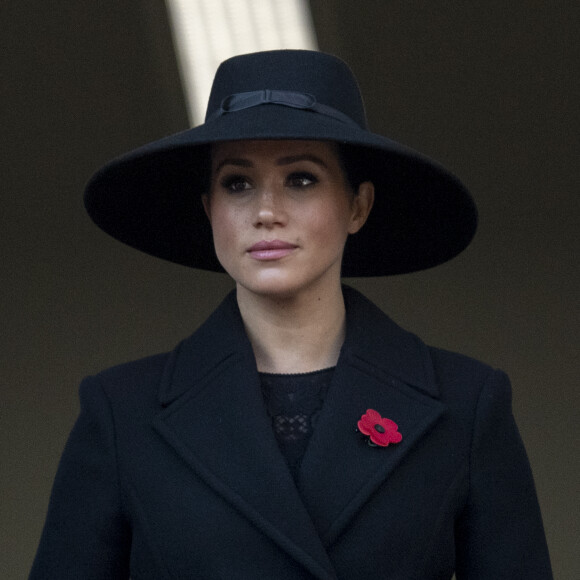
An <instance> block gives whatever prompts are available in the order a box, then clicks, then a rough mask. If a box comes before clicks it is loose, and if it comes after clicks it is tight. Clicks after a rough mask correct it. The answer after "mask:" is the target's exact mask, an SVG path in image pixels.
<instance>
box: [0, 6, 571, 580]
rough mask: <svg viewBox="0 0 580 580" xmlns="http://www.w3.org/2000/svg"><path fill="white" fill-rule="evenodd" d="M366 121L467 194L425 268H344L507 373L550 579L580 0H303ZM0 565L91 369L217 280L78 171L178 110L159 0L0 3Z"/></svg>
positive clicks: (128, 349)
mask: <svg viewBox="0 0 580 580" xmlns="http://www.w3.org/2000/svg"><path fill="white" fill-rule="evenodd" d="M311 3H312V7H313V14H314V20H315V24H316V26H317V30H318V36H319V43H320V47H321V49H323V50H327V51H330V52H334V53H336V54H338V55H339V56H342V57H343V58H345V59H346V60H347V61H348V62H350V63H351V65H352V67H353V69H354V70H355V72H356V74H357V75H358V77H359V79H360V82H361V85H362V88H363V92H364V93H365V95H366V101H367V110H368V116H369V120H370V123H371V126H372V128H373V129H374V130H376V131H377V132H383V133H387V134H389V135H390V136H392V137H394V138H396V139H399V140H401V141H403V142H405V143H406V144H408V145H411V146H412V147H415V148H417V149H419V150H421V151H423V152H425V153H427V154H429V155H431V156H433V157H435V158H437V159H439V160H440V161H441V162H443V163H444V164H446V165H447V166H448V167H450V168H451V169H452V170H453V171H454V172H455V173H457V174H458V175H459V176H461V178H462V179H463V180H464V181H465V183H466V184H467V185H468V186H469V187H470V188H471V190H472V191H473V194H474V196H475V198H476V200H477V203H478V205H479V207H480V211H481V226H480V230H479V233H478V235H477V237H476V240H475V242H474V243H473V245H472V246H471V247H470V248H469V249H468V251H466V252H465V253H464V254H463V255H462V256H460V257H459V258H458V259H456V260H455V261H453V262H451V263H449V264H447V265H444V266H442V267H440V268H438V269H435V270H433V271H428V272H424V273H418V274H413V275H407V276H401V277H397V278H393V279H390V280H385V279H378V280H371V281H363V280H354V281H352V283H353V284H354V285H356V286H357V287H358V288H360V289H362V290H363V291H364V292H365V293H366V294H367V295H368V296H370V297H371V298H372V299H374V300H375V301H376V302H377V303H379V304H380V305H381V306H382V307H383V308H384V309H385V310H386V311H387V312H388V313H390V314H391V316H392V317H393V318H394V319H395V320H397V321H398V322H399V323H400V324H402V325H403V326H406V327H407V328H409V329H412V330H414V331H416V332H417V333H418V334H420V335H421V336H422V337H423V338H424V339H426V340H427V341H429V342H431V343H433V344H437V345H439V346H442V347H446V348H450V349H454V350H459V351H462V352H465V353H467V354H469V355H472V356H475V357H477V358H481V359H484V360H486V361H488V362H490V363H491V364H493V365H495V366H498V367H501V368H503V369H505V370H506V371H507V372H508V373H509V374H510V376H511V378H512V381H513V384H514V406H515V413H516V417H517V420H518V422H519V425H520V428H521V431H522V435H523V437H524V440H525V442H526V444H527V447H528V451H529V455H530V459H531V462H532V467H533V469H534V472H535V476H536V483H537V488H538V493H539V497H540V501H541V505H542V509H543V513H544V519H545V525H546V531H547V535H548V541H549V544H550V548H551V553H552V559H553V564H554V571H555V576H556V578H560V579H566V580H567V579H569V580H572V579H575V578H579V577H580V564H579V561H578V558H577V541H578V537H579V535H580V530H579V523H578V489H580V485H579V483H580V482H579V477H578V471H579V470H578V403H579V397H578V392H577V375H578V371H579V370H580V369H579V364H578V358H579V357H578V354H577V350H578V329H577V319H578V299H577V287H578V282H579V280H578V268H577V255H578V233H577V232H578V220H579V212H578V209H579V208H578V134H579V130H580V123H579V118H578V117H579V112H578V111H579V109H578V102H579V97H580V95H579V91H578V89H579V81H578V77H579V74H578V73H579V71H578V55H580V50H579V48H580V47H579V46H578V44H579V43H578V30H579V24H580V21H579V15H580V8H579V6H580V5H579V4H578V3H575V2H570V1H563V0H549V1H548V0H526V2H506V1H505V0H502V1H500V0H489V1H487V2H474V1H464V0H462V1H459V0H453V1H448V2H434V1H433V0H391V1H388V0H384V1H383V0H360V1H358V2H351V1H349V0H312V2H311ZM0 43H1V44H0V48H1V52H0V54H1V56H0V67H1V68H0V74H1V76H0V153H1V155H0V165H1V167H2V170H1V172H0V188H1V189H0V202H1V203H0V236H1V242H0V252H1V270H0V277H1V280H2V282H1V301H0V308H1V313H0V328H1V331H0V337H1V338H0V340H1V341H2V345H1V349H0V353H1V355H0V356H1V357H2V359H1V365H2V373H1V375H0V377H1V378H0V381H1V398H2V400H1V406H0V431H1V433H0V434H1V438H0V445H1V455H0V462H1V463H0V465H1V469H0V494H1V495H0V497H1V498H2V500H1V501H0V518H1V528H0V577H1V578H6V579H7V580H11V579H17V578H25V577H26V575H27V572H28V569H29V567H30V564H31V561H32V558H33V554H34V550H35V546H36V543H37V541H38V538H39V534H40V531H41V527H42V523H43V518H44V513H45V510H46V506H47V501H48V494H49V491H50V486H51V482H52V478H53V476H54V473H55V469H56V465H57V461H58V458H59V455H60V452H61V450H62V447H63V445H64V442H65V439H66V436H67V433H68V431H69V429H70V427H71V425H72V423H73V421H74V418H75V416H76V413H77V395H76V389H77V385H78V382H79V380H80V379H81V378H82V377H83V376H84V375H86V374H88V373H92V372H96V371H98V370H100V369H101V368H103V367H106V366H110V365H112V364H115V363H118V362H122V361H125V360H128V359H131V358H136V357H140V356H143V355H145V354H149V353H153V352H157V351H160V350H167V349H169V348H171V347H172V346H173V345H174V344H175V343H176V342H177V341H178V340H180V339H181V338H182V337H184V336H186V335H187V334H189V333H190V332H191V331H192V330H194V329H195V327H196V326H197V325H198V324H199V323H200V322H201V321H202V320H203V319H204V318H205V317H206V316H207V314H208V313H209V312H210V311H211V309H212V308H213V307H214V306H215V305H216V304H217V303H218V302H219V300H220V299H221V297H222V296H223V295H224V294H225V292H226V291H227V289H228V288H230V287H231V284H230V282H229V281H228V280H227V279H226V278H225V277H222V276H220V275H215V274H208V273H201V272H195V271H190V270H187V269H186V268H183V267H179V266H173V265H170V264H164V263H162V262H160V261H158V260H156V259H154V258H149V257H147V256H144V255H140V254H138V253H136V252H134V251H133V250H130V249H127V248H125V247H123V246H121V245H120V244H118V243H116V242H114V241H112V240H109V239H108V238H107V237H106V236H105V235H104V234H101V233H100V232H99V231H98V230H97V229H96V228H94V227H93V226H92V225H91V223H90V222H89V220H88V218H87V217H85V215H84V213H83V209H82V202H81V191H82V187H83V184H84V182H85V181H86V179H87V178H88V177H89V176H90V174H91V173H92V172H93V170H94V169H96V168H97V167H98V166H99V165H101V164H102V163H104V162H105V161H106V160H107V159H109V158H111V157H112V156H114V155H116V154H118V153H121V152H123V151H125V150H128V149H129V148H131V147H133V146H137V145H139V144H142V143H144V142H146V141H149V140H152V139H155V138H157V137H160V136H162V135H164V134H167V133H171V132H174V131H177V130H179V129H182V128H185V127H186V126H187V121H186V116H185V108H184V105H183V101H182V96H181V91H180V88H179V79H178V75H177V71H176V67H175V64H174V61H173V56H172V48H171V41H170V38H169V33H168V29H167V25H166V19H165V18H164V12H163V4H162V2H161V1H160V0H141V1H139V0H133V1H130V0H115V1H114V2H113V1H112V0H99V1H98V2H97V1H96V0H55V1H53V2H41V1H40V0H36V1H31V2H16V1H15V0H6V1H4V2H2V7H1V8H0Z"/></svg>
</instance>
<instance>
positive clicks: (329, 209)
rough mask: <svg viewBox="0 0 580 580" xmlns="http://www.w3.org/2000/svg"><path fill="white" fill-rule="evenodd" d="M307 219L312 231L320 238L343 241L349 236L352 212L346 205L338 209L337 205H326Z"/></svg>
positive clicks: (311, 213)
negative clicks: (332, 238)
mask: <svg viewBox="0 0 580 580" xmlns="http://www.w3.org/2000/svg"><path fill="white" fill-rule="evenodd" d="M307 219H309V222H310V229H311V231H313V232H314V234H315V235H318V237H327V238H331V237H334V238H336V239H337V240H342V239H343V238H344V239H346V237H347V235H348V228H349V224H350V212H349V210H348V208H347V206H346V204H345V205H344V206H343V205H339V206H338V207H337V205H336V203H329V204H325V205H323V206H322V207H320V208H318V211H312V212H310V213H309V215H308V216H307Z"/></svg>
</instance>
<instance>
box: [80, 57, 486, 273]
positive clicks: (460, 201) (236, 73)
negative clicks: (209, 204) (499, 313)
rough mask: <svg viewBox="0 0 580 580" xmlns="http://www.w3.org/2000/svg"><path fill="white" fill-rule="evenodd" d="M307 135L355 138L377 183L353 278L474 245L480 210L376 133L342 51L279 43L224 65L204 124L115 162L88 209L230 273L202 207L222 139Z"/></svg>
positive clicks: (150, 243)
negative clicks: (220, 259)
mask: <svg viewBox="0 0 580 580" xmlns="http://www.w3.org/2000/svg"><path fill="white" fill-rule="evenodd" d="M246 139H307V140H320V141H334V142H337V143H342V144H347V145H349V146H350V148H351V149H352V150H354V151H355V152H356V159H357V161H356V163H357V165H358V166H360V171H358V168H357V173H360V175H363V176H364V179H365V180H369V181H372V182H373V183H374V185H375V202H374V206H373V209H372V211H371V214H370V216H369V218H368V221H367V223H366V224H365V225H364V226H363V228H362V229H361V230H360V231H359V232H358V233H356V234H354V235H351V236H349V239H348V241H347V243H346V247H345V252H344V257H343V264H342V266H343V267H342V274H343V275H344V276H382V275H389V274H402V273H405V272H413V271H417V270H423V269H426V268H430V267H432V266H436V265H438V264H441V263H443V262H446V261H448V260H450V259H451V258H453V257H454V256H456V255H457V254H459V253H460V252H461V251H462V250H463V249H464V248H465V247H466V246H467V245H468V244H469V242H470V241H471V239H472V238H473V235H474V233H475V229H476V226H477V210H476V208H475V205H474V203H473V201H472V199H471V197H470V195H469V193H468V192H467V190H466V188H465V187H464V186H463V185H462V184H461V182H460V181H459V180H458V179H457V178H456V177H454V176H453V175H452V174H450V173H449V172H448V171H447V170H445V169H444V168H443V167H441V166H440V165H439V164H437V163H435V162H434V161H432V160H430V159H428V158H426V157H425V156H423V155H421V154H419V153H417V152H415V151H413V150H411V149H409V148H407V147H404V146H403V145H401V144H399V143H396V142H395V141H392V140H390V139H388V138H386V137H382V136H380V135H377V134H375V133H372V132H370V131H369V130H368V129H367V125H366V118H365V113H364V106H363V102H362V98H361V95H360V91H359V88H358V85H357V82H356V79H355V78H354V75H353V74H352V72H351V71H350V69H349V68H348V66H347V65H346V64H345V63H344V62H343V61H341V60H340V59H338V58H336V57H334V56H331V55H328V54H324V53H321V52H315V51H306V50H278V51H268V52H258V53H253V54H247V55H242V56H236V57H233V58H231V59H229V60H227V61H225V62H223V63H222V64H221V65H220V67H219V68H218V70H217V73H216V76H215V79H214V83H213V87H212V90H211V95H210V99H209V104H208V109H207V115H206V120H205V123H204V124H203V125H200V126H198V127H195V128H193V129H189V130H187V131H184V132H182V133H178V134H176V135H171V136H169V137H166V138H164V139H161V140H159V141H155V142H153V143H150V144H148V145H145V146H144V147H141V148H139V149H136V150H134V151H131V152H130V153H128V154H126V155H124V156H122V157H120V158H118V159H115V160H113V161H111V162H110V163H108V164H107V165H105V166H104V167H103V168H102V169H101V170H100V171H98V172H97V173H96V174H95V175H94V176H93V177H92V179H91V180H90V181H89V183H88V185H87V187H86V191H85V206H86V208H87V211H88V213H89V215H90V217H91V218H92V219H93V221H94V222H95V223H96V224H97V225H98V226H99V227H100V228H101V229H103V230H104V231H105V232H107V233H108V234H110V235H111V236H113V237H114V238H116V239H118V240H120V241H121V242H124V243H125V244H128V245H129V246H132V247H134V248H137V249H139V250H142V251H144V252H146V253H148V254H151V255H153V256H157V257H159V258H163V259H165V260H169V261H171V262H176V263H178V264H184V265H186V266H191V267H194V268H201V269H204V270H211V271H218V272H220V271H223V269H222V267H221V265H220V263H219V262H218V260H217V258H216V255H215V252H214V248H213V239H212V233H211V228H210V224H209V221H208V219H207V217H206V215H205V212H204V210H203V207H202V203H201V196H202V194H203V193H205V192H207V188H208V184H209V174H210V157H209V150H210V147H209V146H210V145H211V144H212V143H217V142H220V141H235V140H246Z"/></svg>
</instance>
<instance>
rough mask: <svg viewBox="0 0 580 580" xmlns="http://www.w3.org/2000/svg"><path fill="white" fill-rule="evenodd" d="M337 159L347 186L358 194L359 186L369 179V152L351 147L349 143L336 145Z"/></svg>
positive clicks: (361, 148) (357, 147) (362, 148)
mask: <svg viewBox="0 0 580 580" xmlns="http://www.w3.org/2000/svg"><path fill="white" fill-rule="evenodd" d="M337 145H338V159H339V161H340V164H341V166H342V169H343V171H344V174H345V176H346V180H347V181H348V184H349V185H350V187H351V188H352V190H353V191H354V192H355V194H356V193H357V192H358V188H359V185H360V184H361V183H363V182H364V181H372V180H371V179H370V174H371V173H370V171H369V170H368V166H369V165H368V163H369V153H370V152H369V151H368V150H366V149H365V148H364V147H359V146H357V145H351V144H350V143H337Z"/></svg>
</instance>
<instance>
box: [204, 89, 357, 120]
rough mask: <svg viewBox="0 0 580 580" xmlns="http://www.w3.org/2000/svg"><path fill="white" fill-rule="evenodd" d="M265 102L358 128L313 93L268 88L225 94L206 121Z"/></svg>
mask: <svg viewBox="0 0 580 580" xmlns="http://www.w3.org/2000/svg"><path fill="white" fill-rule="evenodd" d="M266 104H272V105H283V106H284V107H292V108H293V109H304V110H307V111H314V112H315V113H319V114H321V115H326V116H327V117H333V118H334V119H337V120H338V121H341V122H342V123H346V124H347V125H353V126H355V127H357V128H359V129H360V127H359V125H358V123H356V122H355V121H353V120H352V119H351V118H350V117H349V116H348V115H345V114H344V113H341V112H340V111H339V110H338V109H335V108H334V107H329V106H328V105H323V104H322V103H317V102H316V97H315V96H314V95H310V94H308V93H298V92H296V91H275V90H269V89H265V90H263V91H250V92H247V93H234V94H233V95H229V96H227V97H226V98H225V99H223V100H222V103H221V106H220V108H219V109H218V110H217V111H216V112H215V113H212V114H211V115H209V116H208V117H207V119H206V122H207V121H212V120H214V119H217V118H218V117H221V116H222V115H225V114H227V113H234V112H236V111H242V110H243V109H250V108H251V107H258V106H260V105H266Z"/></svg>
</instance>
